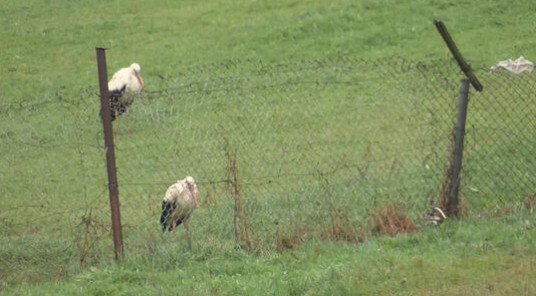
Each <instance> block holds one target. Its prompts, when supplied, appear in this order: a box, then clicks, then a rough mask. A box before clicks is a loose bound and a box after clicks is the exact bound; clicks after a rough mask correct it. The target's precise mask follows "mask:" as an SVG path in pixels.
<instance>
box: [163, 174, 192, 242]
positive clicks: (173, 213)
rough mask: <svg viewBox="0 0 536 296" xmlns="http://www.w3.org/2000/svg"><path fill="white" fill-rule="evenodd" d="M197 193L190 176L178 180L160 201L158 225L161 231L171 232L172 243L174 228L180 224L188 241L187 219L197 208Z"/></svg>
mask: <svg viewBox="0 0 536 296" xmlns="http://www.w3.org/2000/svg"><path fill="white" fill-rule="evenodd" d="M197 193H198V192H197V185H196V184H195V181H194V178H192V177H191V176H188V177H186V178H184V179H183V180H178V181H177V183H175V184H173V185H171V186H169V188H168V189H167V191H166V195H165V196H164V200H163V201H162V215H161V216H160V224H161V225H162V231H165V230H166V228H167V229H168V230H169V231H171V230H173V241H175V236H176V234H175V233H176V232H175V228H176V227H177V226H178V225H180V224H181V223H182V224H183V225H184V229H185V233H186V239H187V240H189V238H190V231H189V229H188V218H190V215H191V214H192V213H193V211H194V210H195V208H196V207H197Z"/></svg>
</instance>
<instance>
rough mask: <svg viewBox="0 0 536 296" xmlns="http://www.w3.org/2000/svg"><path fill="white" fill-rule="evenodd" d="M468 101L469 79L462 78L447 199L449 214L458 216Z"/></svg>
mask: <svg viewBox="0 0 536 296" xmlns="http://www.w3.org/2000/svg"><path fill="white" fill-rule="evenodd" d="M468 102H469V80H468V79H463V80H462V84H461V87H460V99H459V103H458V117H457V120H456V126H455V128H454V129H455V130H454V149H453V151H452V162H451V170H450V173H451V174H450V190H449V196H448V201H447V204H446V206H447V213H448V215H449V216H458V192H459V189H460V174H461V171H462V158H463V139H464V136H465V122H466V119H467V104H468Z"/></svg>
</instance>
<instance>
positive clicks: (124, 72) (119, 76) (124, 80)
mask: <svg viewBox="0 0 536 296" xmlns="http://www.w3.org/2000/svg"><path fill="white" fill-rule="evenodd" d="M140 71H141V68H140V65H138V64H136V63H133V64H132V65H130V67H128V68H121V69H119V71H117V72H115V74H114V75H113V76H112V79H111V80H110V81H109V82H108V90H109V91H110V108H111V115H112V121H114V120H116V119H117V118H118V117H119V116H120V115H121V114H123V113H125V120H126V124H127V134H130V129H129V127H128V107H129V106H130V105H131V104H132V103H133V102H134V98H135V97H136V96H138V95H139V94H140V93H141V92H142V91H143V88H144V84H143V79H142V78H141V76H140ZM115 138H116V139H117V138H119V121H118V123H117V125H116V128H115Z"/></svg>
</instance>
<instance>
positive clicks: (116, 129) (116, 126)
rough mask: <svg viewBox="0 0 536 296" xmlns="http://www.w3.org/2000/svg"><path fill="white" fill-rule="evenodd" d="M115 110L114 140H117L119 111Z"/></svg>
mask: <svg viewBox="0 0 536 296" xmlns="http://www.w3.org/2000/svg"><path fill="white" fill-rule="evenodd" d="M114 109H115V121H117V123H116V124H115V139H116V140H117V139H119V110H117V107H115V108H114Z"/></svg>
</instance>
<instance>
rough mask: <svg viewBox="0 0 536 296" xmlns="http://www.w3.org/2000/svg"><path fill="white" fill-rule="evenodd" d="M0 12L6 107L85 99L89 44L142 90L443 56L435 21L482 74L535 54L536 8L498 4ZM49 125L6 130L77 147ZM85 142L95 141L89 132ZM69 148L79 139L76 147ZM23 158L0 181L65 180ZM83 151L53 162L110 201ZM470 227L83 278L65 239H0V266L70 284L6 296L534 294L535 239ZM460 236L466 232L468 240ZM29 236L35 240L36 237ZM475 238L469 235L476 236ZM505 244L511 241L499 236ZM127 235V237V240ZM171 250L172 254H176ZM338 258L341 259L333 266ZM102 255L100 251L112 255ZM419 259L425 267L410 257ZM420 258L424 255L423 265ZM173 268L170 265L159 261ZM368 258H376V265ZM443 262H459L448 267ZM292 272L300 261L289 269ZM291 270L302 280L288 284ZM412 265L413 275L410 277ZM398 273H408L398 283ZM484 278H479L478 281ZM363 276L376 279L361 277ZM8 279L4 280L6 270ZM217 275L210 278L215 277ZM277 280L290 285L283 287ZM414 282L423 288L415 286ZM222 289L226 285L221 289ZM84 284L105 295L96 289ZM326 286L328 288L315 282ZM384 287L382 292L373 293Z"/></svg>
mask: <svg viewBox="0 0 536 296" xmlns="http://www.w3.org/2000/svg"><path fill="white" fill-rule="evenodd" d="M4 2H6V3H3V4H2V5H3V6H2V9H1V11H0V14H1V15H0V25H1V26H2V28H3V29H2V31H1V32H0V34H1V35H0V39H1V40H3V42H2V44H1V45H0V49H1V50H0V51H1V52H2V53H3V54H2V56H1V57H0V65H2V67H0V89H1V91H0V100H1V101H2V102H6V101H7V102H9V101H19V100H30V101H36V100H37V101H39V100H41V99H43V97H48V96H53V95H54V92H55V91H59V92H60V93H61V94H62V95H63V96H66V97H76V94H77V93H78V92H79V90H80V89H81V88H84V87H88V86H90V87H92V88H96V80H97V79H96V75H95V72H96V70H95V69H96V66H95V58H94V47H95V46H104V47H107V48H109V51H108V53H107V57H108V68H109V70H110V71H112V69H116V68H118V67H121V66H124V65H125V64H128V63H130V62H131V61H133V60H136V61H138V62H139V63H140V64H142V66H143V71H144V78H145V80H146V83H147V85H148V89H149V90H151V87H153V86H154V85H158V83H159V79H158V78H157V76H156V74H161V75H164V76H172V75H175V74H176V73H177V69H180V68H181V67H185V66H190V65H199V64H204V63H210V62H218V61H222V60H226V59H232V58H248V57H250V58H256V59H262V60H264V61H288V60H301V59H311V58H316V57H324V56H329V55H335V54H337V53H339V52H347V53H348V54H349V55H351V56H356V57H364V58H377V57H382V56H393V55H401V56H404V57H408V58H413V59H426V58H433V57H438V56H441V57H443V56H448V53H447V52H446V49H445V47H444V46H443V44H442V42H441V40H440V38H439V37H438V36H437V33H436V32H435V28H433V26H432V20H433V19H442V20H444V21H445V22H446V23H447V26H448V28H449V30H450V31H451V33H452V34H453V35H454V37H455V39H456V41H457V42H458V44H459V47H460V48H461V49H462V51H463V53H464V54H465V55H466V57H468V58H469V59H470V60H472V61H478V63H479V64H480V63H485V64H492V63H493V62H495V61H497V60H500V59H504V58H508V57H517V56H518V55H521V54H523V55H525V56H526V57H528V58H529V59H531V56H533V51H534V46H533V45H534V42H533V40H532V39H529V38H530V36H531V33H533V27H534V21H533V18H532V15H533V13H534V4H530V3H526V4H524V5H525V6H523V5H519V6H511V5H510V4H509V3H507V2H503V1H490V2H488V3H485V4H480V3H479V4H477V3H472V2H468V1H457V2H456V3H452V2H449V1H433V2H430V1H413V2H412V3H402V2H399V1H362V2H359V3H354V2H352V1H294V2H292V1H285V2H278V3H272V2H273V1H272V2H270V1H232V2H229V3H220V1H211V2H207V1H204V2H199V1H191V2H190V3H188V2H186V1H184V2H181V3H179V4H177V3H175V2H174V1H168V2H165V1H161V2H160V3H157V4H155V3H154V1H136V2H135V3H132V4H129V5H125V3H127V2H126V1H115V2H110V1H84V2H80V3H76V2H67V1H32V2H30V1H26V2H25V1H4ZM128 3H130V2H128ZM103 12H106V13H103ZM490 15H493V18H491V17H489V16H490ZM512 16H515V17H512ZM468 20H469V21H468ZM131 49H135V50H134V51H132V50H131ZM34 81H35V82H34ZM30 86H31V87H30ZM43 93H44V95H43ZM42 110H43V111H50V113H47V114H48V116H51V117H58V118H60V117H61V116H62V114H56V113H54V112H55V111H54V110H48V109H46V108H44V109H42ZM73 115H74V116H76V114H73ZM46 119H47V116H44V115H43V116H42V117H37V118H33V119H31V120H30V121H29V122H28V123H27V124H21V125H17V121H16V120H17V119H16V118H13V119H12V121H10V126H9V127H10V129H12V130H13V132H14V133H17V131H20V132H22V130H23V128H28V127H29V126H31V127H32V128H33V129H34V130H35V135H36V136H43V133H44V132H45V131H51V130H53V131H55V133H54V134H55V135H56V136H55V137H58V135H59V137H62V136H64V137H69V136H72V135H73V134H74V135H75V136H76V137H82V136H81V134H82V132H78V133H77V132H73V131H72V130H71V129H72V127H61V126H57V125H56V124H54V122H50V121H48V120H46ZM89 130H90V132H91V133H93V134H94V133H95V132H96V131H95V130H93V129H89ZM52 137H54V136H53V135H51V134H45V137H44V141H45V142H44V143H43V144H47V142H46V140H47V139H48V140H50V141H51V142H52V143H54V141H57V140H58V139H57V138H52ZM75 140H76V141H87V139H80V138H75ZM91 141H92V143H93V142H94V143H95V145H96V146H98V145H99V142H98V141H97V140H94V139H93V138H91ZM60 142H61V141H60ZM6 149H12V148H6ZM17 150H19V151H17V152H16V153H15V151H12V153H10V150H6V151H2V152H3V153H2V155H3V157H6V159H5V160H6V161H13V162H14V163H18V162H17V161H18V159H20V156H19V153H20V155H24V154H25V153H26V152H29V153H35V154H32V155H31V158H32V161H33V164H32V166H31V169H32V170H34V171H32V172H29V171H27V168H26V167H20V168H19V167H14V168H12V169H11V170H10V171H9V172H1V173H2V174H16V175H19V176H20V178H24V177H25V176H27V175H28V174H29V175H31V176H33V175H35V176H39V175H40V173H41V172H42V171H45V170H46V169H47V168H50V166H51V165H54V166H59V167H62V166H65V168H67V167H68V166H69V165H70V164H69V163H68V162H67V163H63V162H57V163H52V164H51V163H50V162H48V161H46V159H47V158H50V157H51V155H49V154H47V153H45V151H42V152H40V151H38V152H35V149H32V148H29V147H27V146H26V145H21V146H20V147H17ZM84 153H86V155H87V153H96V151H93V150H91V151H90V152H88V151H76V150H73V149H65V150H60V151H58V152H57V155H53V157H57V158H61V157H63V158H65V159H70V160H73V159H74V160H75V161H76V162H79V163H81V165H82V166H84V167H87V168H88V173H87V174H88V176H87V177H88V178H87V179H88V180H92V181H90V182H88V183H87V184H85V186H86V188H85V189H84V190H85V192H94V191H98V192H100V191H104V190H105V188H99V186H100V184H102V183H103V182H102V180H100V179H102V176H101V175H99V176H92V175H89V174H90V173H89V172H90V171H91V170H89V169H93V168H95V167H96V166H100V164H94V163H84V156H83V155H84ZM6 155H11V156H6ZM13 155H15V156H13ZM9 157H12V158H17V159H15V160H12V159H10V158H9ZM93 157H95V156H93ZM97 158H98V157H97ZM52 178H54V176H52ZM99 178H100V179H99ZM1 190H2V191H0V192H1V193H2V197H5V196H7V197H8V198H9V197H11V196H12V195H13V196H17V195H19V194H20V192H18V191H20V189H19V188H16V186H15V185H13V184H2V189H1ZM76 190H77V189H75V188H67V191H68V192H69V191H72V194H73V195H75V194H80V193H79V192H77V191H76ZM39 194H40V195H39V199H40V200H41V201H42V202H43V203H57V202H58V199H57V197H55V196H53V193H51V192H46V191H44V192H40V193H39ZM90 197H91V196H90ZM1 203H2V208H5V207H6V205H9V206H11V205H12V203H11V202H6V201H5V200H3V201H2V202H1ZM88 203H89V202H88ZM36 210H38V208H37V209H36ZM69 210H71V209H70V208H69V205H68V204H65V205H64V206H62V207H59V208H58V211H69ZM30 213H31V209H30ZM519 215H522V214H519ZM36 222H39V221H36ZM54 222H55V223H64V222H62V221H54ZM55 223H51V225H47V229H49V230H50V231H51V232H61V231H63V230H62V228H61V227H58V229H57V230H56V229H55V228H56V227H55ZM473 223H474V224H467V225H465V224H463V226H460V225H459V224H458V223H452V224H449V225H448V226H447V227H445V228H444V229H443V230H442V231H444V232H440V233H438V234H436V233H434V232H427V233H425V234H423V235H416V236H412V237H409V238H408V237H400V238H394V239H381V240H378V241H376V240H371V241H369V242H367V243H366V244H365V245H362V246H360V247H358V248H355V247H354V246H352V245H350V246H344V245H343V246H338V245H331V244H327V245H325V244H322V243H315V242H311V244H310V246H304V247H303V248H302V249H299V250H297V251H296V253H295V255H296V256H297V257H298V258H299V259H291V258H294V257H292V256H291V255H289V254H266V256H261V257H256V256H249V255H245V254H243V253H241V252H238V251H235V250H232V249H230V250H229V249H227V247H226V246H223V247H221V248H216V250H217V252H216V253H215V254H214V253H213V252H214V251H211V250H209V249H207V247H204V248H203V246H202V245H197V246H196V247H197V250H196V251H191V252H188V251H182V249H181V245H179V246H174V245H169V244H165V243H162V244H160V245H159V246H158V247H157V248H156V250H154V251H153V253H149V255H143V254H144V253H143V252H141V255H139V257H136V256H135V255H133V254H137V253H136V252H135V250H129V251H130V252H131V253H130V254H132V258H129V259H128V260H127V262H125V263H124V264H121V265H108V264H107V263H106V262H103V263H102V266H100V267H98V268H96V269H94V270H92V271H91V272H89V273H82V274H80V275H77V274H78V272H80V270H78V269H77V268H76V267H73V266H70V265H68V264H67V265H65V262H69V261H70V260H71V261H72V259H73V258H76V257H77V256H78V255H79V254H78V253H77V249H76V248H77V246H76V245H75V243H74V242H73V241H72V239H70V238H67V239H65V241H62V245H63V246H65V247H63V246H61V247H60V246H58V244H57V243H56V242H54V241H53V240H46V239H45V238H44V237H40V236H35V237H34V236H31V235H29V236H23V237H22V238H17V237H15V236H10V237H8V238H3V239H4V240H6V241H5V242H6V244H5V245H8V246H9V247H8V248H4V249H3V250H2V257H1V259H2V264H4V266H7V265H11V266H12V267H11V271H13V273H14V274H15V276H14V277H15V282H18V281H20V280H21V278H18V277H17V274H18V273H21V274H26V275H27V276H26V278H23V279H24V280H28V281H30V282H31V281H37V282H39V281H41V280H46V279H48V278H51V277H53V275H54V274H56V273H57V274H59V275H64V274H67V275H70V277H69V279H68V280H67V281H60V282H57V283H52V284H48V285H46V286H44V287H39V286H38V287H33V286H32V285H30V284H24V285H22V286H19V287H17V286H12V285H10V287H9V289H10V290H8V291H7V292H8V293H10V292H14V291H17V290H19V289H22V290H21V291H23V294H32V293H33V294H42V293H45V291H48V293H50V294H57V291H65V293H68V294H70V293H73V294H76V293H78V294H87V293H92V292H94V293H97V292H99V291H100V290H106V291H114V289H127V290H128V289H132V292H140V291H147V292H148V293H153V294H159V293H160V292H164V293H168V294H173V291H174V290H173V289H179V288H181V287H183V286H186V287H190V288H189V289H190V290H191V294H211V293H210V290H211V289H215V291H214V292H215V293H218V292H219V293H220V294H232V293H233V292H243V293H244V294H246V293H248V292H255V291H257V292H259V290H260V292H262V291H264V290H261V289H262V288H261V287H260V285H257V286H256V283H258V282H261V283H265V284H266V286H270V287H272V288H273V291H275V292H277V291H279V292H280V293H279V294H291V293H292V292H293V290H292V289H295V291H296V292H298V293H305V292H309V293H310V294H312V295H314V293H315V292H317V293H318V294H337V293H339V294H345V293H344V292H345V291H348V290H349V291H354V292H356V293H359V292H361V293H372V292H374V293H377V294H382V293H384V294H389V293H394V292H395V291H399V292H400V294H404V293H406V292H405V291H407V293H406V294H408V295H410V294H414V293H412V292H413V291H415V293H422V294H433V291H439V292H438V293H443V294H446V293H447V292H448V291H453V292H459V293H465V292H464V291H469V289H473V288H475V287H476V288H479V289H482V290H478V291H480V292H479V293H480V294H482V295H485V294H489V293H491V292H489V291H495V292H494V293H496V294H497V295H507V294H512V293H508V292H509V291H517V292H519V293H513V294H522V293H523V292H524V291H526V288H525V286H523V285H527V283H528V281H526V278H528V277H529V276H533V275H534V273H535V271H534V268H533V267H532V263H533V262H534V257H531V256H532V255H530V254H531V251H533V250H531V249H530V247H527V245H529V244H530V242H533V239H534V234H533V232H524V231H523V228H522V227H521V225H519V223H518V220H517V219H511V220H508V219H505V220H499V221H496V222H494V223H493V224H491V226H488V225H486V223H485V222H484V221H476V222H473ZM58 225H59V224H58ZM465 227H467V229H468V230H464V228H465ZM50 228H52V229H50ZM469 230H471V231H472V232H473V233H471V232H469ZM25 231H27V234H31V233H32V232H31V229H30V230H28V229H25ZM445 232H446V233H445ZM460 232H461V233H462V234H459V233H460ZM474 233H476V234H477V236H476V237H474V236H472V234H474ZM505 233H508V234H509V235H507V236H504V237H503V234H505ZM456 234H458V235H456ZM69 235H71V236H74V235H75V234H69ZM127 235H133V236H135V233H131V232H130V233H127ZM442 235H446V236H447V237H449V238H452V241H449V243H453V245H454V246H455V247H452V248H451V247H446V246H444V245H443V241H442V240H443V239H444V237H442ZM148 240H149V239H148ZM159 242H160V241H159ZM43 243H44V245H43ZM20 244H24V245H25V247H26V248H27V252H25V253H21V252H17V248H16V246H19V245H20ZM428 244H430V245H431V246H432V247H433V248H432V247H430V246H429V245H428ZM140 245H141V244H140ZM44 246H48V247H46V248H45V247H44ZM467 246H470V248H467ZM165 247H169V248H171V251H169V250H165V249H164V248H165ZM174 248H178V249H179V250H180V251H179V250H177V252H173V250H174ZM467 249H468V250H467ZM464 250H467V251H464ZM341 251H342V253H344V254H345V255H341V254H340V253H341ZM103 252H108V249H106V250H103ZM420 253H422V254H423V255H422V257H423V258H424V259H423V258H419V256H418V255H415V254H420ZM532 253H533V252H532ZM51 254H53V256H56V257H55V258H51V259H50V260H51V261H53V262H54V261H57V262H61V264H60V265H57V267H56V268H55V270H46V269H47V268H49V269H50V264H47V260H44V258H46V257H47V256H51ZM58 254H61V256H59V255H58ZM151 254H152V255H151ZM427 257H430V261H428V259H427ZM11 258H15V259H14V260H13V259H11ZM170 258H171V262H172V263H173V264H170V263H168V262H167V260H168V259H170ZM233 258H234V259H233ZM370 258H379V259H377V260H378V261H371V259H370ZM466 258H470V260H465V259H466ZM450 259H452V260H453V262H452V263H446V262H449V261H450ZM293 260H296V261H293ZM383 260H385V261H383ZM183 262H186V263H187V265H186V266H187V267H188V269H187V270H186V268H185V269H179V270H176V269H175V268H176V266H177V265H182V264H183ZM289 262H295V265H292V263H289ZM393 262H394V263H393ZM419 262H421V263H419ZM440 263H441V264H440ZM289 264H290V265H292V268H293V269H294V270H298V271H301V272H299V273H298V272H296V273H293V272H290V274H289V273H288V272H289V271H288V265H289ZM251 265H252V266H253V267H251ZM414 265H417V267H418V268H413V267H414ZM419 265H420V267H419ZM148 266H149V267H152V268H153V280H152V282H149V283H147V275H148V273H149V271H148V270H147V267H148ZM211 266H216V267H211ZM226 266H229V267H226ZM330 266H331V267H330ZM393 266H395V267H396V266H398V267H400V266H402V267H408V266H409V267H410V268H409V269H408V270H407V271H404V272H400V273H398V272H396V271H394V268H393ZM475 266H476V267H475ZM479 266H482V267H481V269H485V270H486V272H482V271H481V270H477V269H475V268H477V267H479ZM211 268H213V269H214V270H212V269H211ZM419 268H424V269H425V270H428V269H430V270H432V271H437V272H436V273H435V272H430V273H429V272H426V271H425V272H422V271H421V272H422V275H421V274H419V275H418V276H414V275H415V273H418V272H419ZM149 270H150V269H149ZM181 270H182V271H181ZM363 270H372V272H371V273H370V274H368V273H364V272H363ZM388 270H390V272H388ZM3 272H8V271H6V269H4V270H3ZM177 272H181V273H180V274H181V277H180V280H181V281H182V282H181V281H179V282H176V278H177ZM285 272H287V273H285ZM439 273H444V274H446V275H447V280H446V282H443V281H441V280H440V279H438V278H437V277H436V274H439ZM211 274H212V275H216V276H215V277H212V276H211ZM246 274H247V275H246ZM281 274H283V275H285V274H288V279H287V284H286V285H285V284H284V283H285V278H283V279H282V278H281ZM459 274H462V276H460V275H459ZM464 274H466V275H467V277H474V276H475V275H479V276H481V277H482V278H483V279H482V282H477V281H475V280H466V279H464V278H462V277H463V275H464ZM51 275H52V276H51ZM111 275H114V276H111ZM2 276H3V279H8V280H9V281H10V282H11V281H12V280H13V278H12V279H9V275H6V274H3V275H2ZM512 277H513V278H514V279H515V281H513V282H514V283H515V286H511V285H514V283H512V281H511V280H510V279H511V278H512ZM199 279H201V280H199ZM505 279H506V280H507V281H506V280H505ZM418 280H422V282H415V281H418ZM219 281H221V282H222V283H221V286H220V288H218V285H220V283H219ZM91 282H96V283H100V284H102V285H98V286H95V285H91V284H89V283H91ZM280 282H282V283H280ZM324 282H329V283H332V284H331V285H324V284H321V283H324ZM384 282H387V284H386V285H383V284H380V285H378V283H384ZM493 282H496V283H497V284H496V286H499V288H494V290H493V289H492V288H490V286H489V285H483V284H482V283H493ZM84 283H88V284H86V285H85V284H84ZM128 283H132V285H129V284H128ZM407 283H409V284H407ZM449 284H450V285H449ZM179 285H180V287H179ZM452 285H454V286H455V287H452ZM490 285H491V284H490ZM456 286H459V289H460V290H456V289H457V288H456ZM532 288H533V287H532ZM41 289H43V290H41ZM218 289H219V290H218ZM337 289H340V291H337ZM419 289H422V290H419ZM486 289H487V290H486ZM207 290H208V291H207ZM116 291H117V290H116ZM484 291H487V292H488V293H485V292H484ZM140 293H141V292H140ZM276 294H277V293H276Z"/></svg>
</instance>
